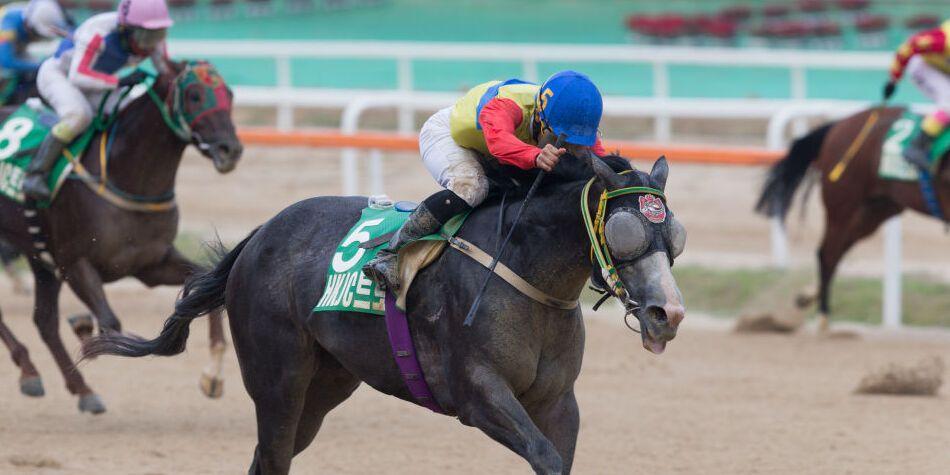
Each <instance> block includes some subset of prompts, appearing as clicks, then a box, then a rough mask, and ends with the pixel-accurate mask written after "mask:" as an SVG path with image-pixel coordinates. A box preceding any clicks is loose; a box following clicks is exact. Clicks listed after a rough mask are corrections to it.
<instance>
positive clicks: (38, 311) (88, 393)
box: [32, 264, 106, 414]
mask: <svg viewBox="0 0 950 475" xmlns="http://www.w3.org/2000/svg"><path fill="white" fill-rule="evenodd" d="M32 267H33V275H34V276H36V288H35V298H36V301H35V302H34V307H33V322H34V323H35V324H36V327H37V328H38V329H39V331H40V336H41V337H42V338H43V342H44V343H46V346H47V347H49V350H50V353H52V354H53V359H55V360H56V364H57V365H58V366H59V370H60V372H62V373H63V378H64V379H65V380H66V389H68V390H69V392H70V393H72V394H76V395H78V396H79V410H80V411H84V412H91V413H93V414H101V413H103V412H105V410H106V408H105V405H104V404H103V403H102V400H101V399H100V398H99V396H98V395H96V394H95V393H94V392H92V389H90V388H89V386H87V385H86V381H85V380H84V379H83V377H82V373H80V372H79V369H78V368H76V365H75V364H74V363H73V360H72V358H71V357H70V356H69V353H68V352H67V351H66V348H65V347H64V346H63V340H62V338H60V335H59V291H60V289H61V288H62V284H61V283H60V281H59V279H57V278H56V276H55V275H53V273H52V272H50V271H49V270H47V269H45V268H44V267H42V265H41V264H32Z"/></svg>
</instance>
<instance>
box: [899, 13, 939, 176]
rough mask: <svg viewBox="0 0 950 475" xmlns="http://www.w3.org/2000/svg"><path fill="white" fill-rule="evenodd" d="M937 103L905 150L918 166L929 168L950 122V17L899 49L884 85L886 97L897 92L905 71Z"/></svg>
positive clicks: (909, 160)
mask: <svg viewBox="0 0 950 475" xmlns="http://www.w3.org/2000/svg"><path fill="white" fill-rule="evenodd" d="M905 71H906V72H907V74H908V75H909V76H910V78H911V79H912V80H913V81H914V84H916V85H917V87H918V88H919V89H920V90H921V91H922V92H923V93H924V94H925V95H926V96H927V97H929V98H930V99H931V100H933V101H934V102H935V103H936V105H937V110H935V111H934V112H932V113H930V114H928V115H927V116H926V117H924V120H923V122H922V123H921V126H920V129H921V133H919V134H917V136H916V137H915V138H914V139H913V141H912V142H911V144H910V146H909V147H907V149H905V150H904V158H905V159H907V161H908V162H910V163H912V164H914V165H917V166H918V167H921V168H924V169H929V168H930V160H928V156H929V155H930V148H931V146H932V145H933V141H934V139H936V138H937V137H939V136H940V134H941V133H942V132H943V131H944V129H946V127H947V124H950V20H948V21H946V22H944V23H943V25H941V26H940V28H935V29H932V30H927V31H922V32H920V33H917V34H915V35H914V36H911V37H910V39H908V40H907V41H906V42H905V43H904V44H902V45H901V46H900V48H898V50H897V56H896V57H895V58H894V64H893V66H891V79H890V81H888V83H887V84H886V85H885V86H884V100H885V101H886V100H887V99H889V98H890V97H891V96H892V95H893V94H894V89H895V88H896V87H897V82H898V81H900V79H901V76H902V75H903V74H904V72H905Z"/></svg>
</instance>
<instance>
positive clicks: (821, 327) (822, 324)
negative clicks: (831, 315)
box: [818, 315, 831, 335]
mask: <svg viewBox="0 0 950 475" xmlns="http://www.w3.org/2000/svg"><path fill="white" fill-rule="evenodd" d="M830 329H831V323H830V322H829V320H828V316H827V315H819V316H818V334H819V335H827V334H828V333H829V330H830Z"/></svg>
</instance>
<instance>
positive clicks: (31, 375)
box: [0, 314, 45, 397]
mask: <svg viewBox="0 0 950 475" xmlns="http://www.w3.org/2000/svg"><path fill="white" fill-rule="evenodd" d="M0 340H3V343H4V344H5V345H7V348H8V349H9V350H10V356H11V357H12V358H13V363H14V364H16V365H17V367H18V368H20V392H21V393H23V394H25V395H27V396H31V397H40V396H42V395H43V394H45V391H44V390H43V380H42V379H40V372H39V371H37V370H36V367H35V366H33V362H32V361H30V352H29V351H27V349H26V347H25V346H23V344H22V343H20V342H19V340H17V339H16V337H15V336H13V332H12V331H10V329H9V328H8V327H7V325H6V324H5V323H3V315H2V314H0Z"/></svg>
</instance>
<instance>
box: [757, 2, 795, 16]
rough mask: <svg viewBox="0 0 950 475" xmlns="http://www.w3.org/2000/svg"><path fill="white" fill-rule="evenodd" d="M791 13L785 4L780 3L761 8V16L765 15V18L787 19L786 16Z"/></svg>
mask: <svg viewBox="0 0 950 475" xmlns="http://www.w3.org/2000/svg"><path fill="white" fill-rule="evenodd" d="M791 11H792V9H791V8H789V7H788V5H785V4H782V3H776V4H773V5H766V6H765V7H764V8H762V14H763V15H765V16H766V18H783V17H787V16H788V14H789V13H791Z"/></svg>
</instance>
